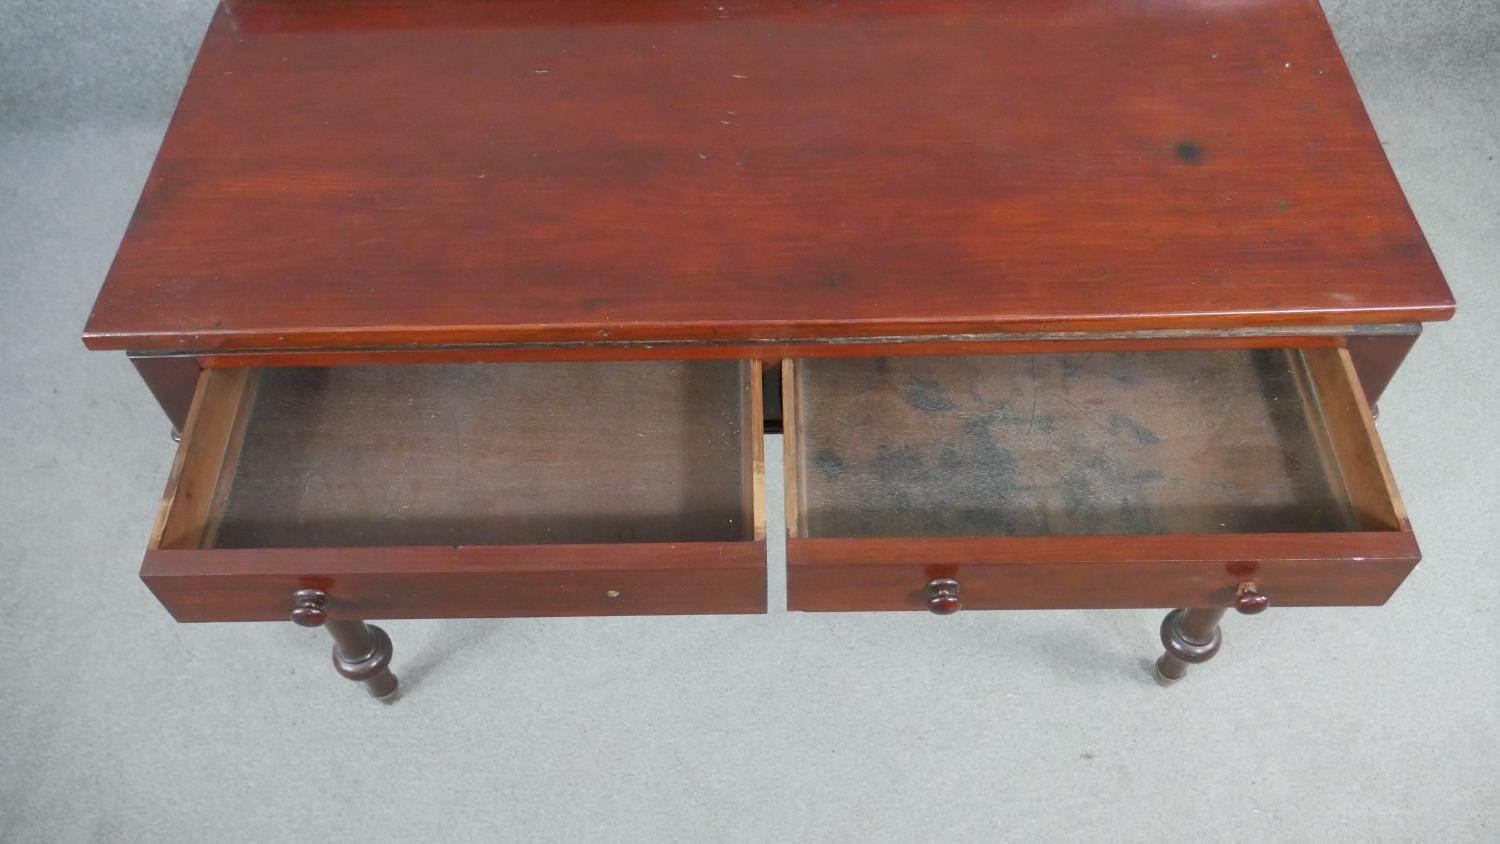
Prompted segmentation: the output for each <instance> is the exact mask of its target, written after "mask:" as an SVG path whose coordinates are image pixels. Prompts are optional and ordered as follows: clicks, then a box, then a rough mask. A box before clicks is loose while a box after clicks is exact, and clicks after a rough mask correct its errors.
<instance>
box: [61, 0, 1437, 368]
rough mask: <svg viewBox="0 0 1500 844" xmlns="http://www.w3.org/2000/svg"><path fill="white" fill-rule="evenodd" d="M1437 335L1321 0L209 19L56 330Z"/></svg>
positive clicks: (158, 334) (179, 335)
mask: <svg viewBox="0 0 1500 844" xmlns="http://www.w3.org/2000/svg"><path fill="white" fill-rule="evenodd" d="M1452 311H1453V301H1452V297H1451V294H1450V293H1449V291H1448V287H1447V285H1446V283H1445V282H1444V280H1443V277H1442V275H1441V272H1440V271H1439V269H1438V267H1437V264H1436V262H1435V261H1434V259H1433V256H1432V253H1431V251H1430V249H1429V248H1428V245H1427V243H1426V241H1425V239H1424V238H1423V235H1422V232H1421V231H1420V229H1419V228H1418V226H1417V223H1416V220H1415V219H1414V217H1413V216H1412V213H1411V211H1410V209H1409V208H1408V206H1407V203H1406V200H1405V198H1404V197H1403V195H1402V193H1401V189H1400V187H1399V186H1398V184H1397V182H1396V179H1395V177H1394V175H1393V174H1392V172H1391V169H1390V166H1389V164H1388V163H1387V161H1386V158H1385V155H1384V153H1383V152H1382V150H1381V145H1380V141H1379V139H1378V138H1377V137H1376V135H1375V132H1374V130H1373V128H1372V126H1371V124H1370V121H1369V119H1368V117H1367V116H1366V114H1365V111H1364V108H1363V106H1362V104H1361V102H1360V100H1359V96H1358V94H1357V92H1356V90H1355V87H1354V83H1353V81H1352V79H1351V77H1350V75H1349V72H1348V70H1347V68H1346V67H1345V65H1344V62H1343V59H1342V58H1341V56H1340V54H1339V51H1338V48H1337V46H1336V44H1335V43H1334V39H1333V36H1332V34H1331V32H1330V31H1329V28H1328V26H1327V23H1326V22H1325V20H1324V17H1323V14H1322V11H1321V10H1320V9H1319V7H1318V5H1317V3H1316V2H1315V0H1262V2H1254V3H1203V2H1198V0H1152V2H1141V1H1140V0H1077V2H1059V0H1009V2H1004V3H999V2H995V3H988V2H978V0H889V2H877V1H876V0H870V1H869V2H858V1H857V0H848V1H847V2H842V3H833V2H805V0H804V1H803V2H794V0H758V2H740V0H713V2H682V1H681V0H635V2H630V3H619V2H613V1H612V0H550V1H548V2H543V0H511V2H505V3H498V2H484V1H483V0H409V2H404V1H403V0H365V2H360V3H344V2H334V0H299V2H289V0H281V2H271V0H231V2H229V3H227V7H226V8H221V9H220V10H219V12H218V13H217V15H216V16H215V18H214V20H213V22H212V24H211V26H210V29H209V32H208V35H207V38H206V40H205V42H204V44H203V48H202V51H201V52H200V54H199V57H198V60H197V63H196V65H195V67H194V68H193V71H192V74H191V77H190V79H189V82H188V85H187V88H186V91H185V92H184V94H183V97H182V100H181V103H180V105H179V107H178V110H177V114H176V116H175V117H174V118H173V121H172V124H171V127H170V129H169V131H168V133H167V136H166V139H165V141H164V143H163V145H162V148H161V153H160V156H159V158H158V160H157V162H156V165H155V167H154V168H153V170H152V171H151V174H150V177H149V178H148V180H147V183H146V187H145V190H144V194H143V196H142V198H141V202H140V205H139V207H138V208H137V210H136V214H135V217H134V219H133V220H132V222H131V224H130V226H129V229H128V231H127V232H126V235H125V238H124V241H123V243H122V245H121V247H120V252H119V255H118V258H117V259H116V261H115V264H114V266H113V268H112V269H111V271H110V273H109V277H108V280H107V282H106V284H105V286H104V289H103V291H102V292H101V294H100V297H99V300H98V302H97V304H96V306H95V309H94V312H93V315H92V316H91V318H90V319H89V323H88V326H87V329H86V333H85V341H86V343H87V344H88V345H89V346H90V347H92V348H98V349H134V350H223V349H320V348H345V347H347V348H358V347H378V346H393V345H408V344H419V345H441V344H459V343H488V342H534V341H577V340H597V339H599V338H611V339H614V340H630V339H635V340H671V341H679V342H680V341H695V340H704V341H709V340H724V339H736V340H742V339H751V340H764V339H772V338H788V339H791V338H819V337H879V336H910V335H916V334H932V333H960V332H1036V331H1093V330H1111V331H1114V330H1135V329H1162V328H1224V327H1256V326H1271V325H1275V326H1297V325H1330V324H1354V323H1374V322H1413V321H1422V320H1435V319H1445V318H1447V317H1448V316H1450V315H1451V314H1452Z"/></svg>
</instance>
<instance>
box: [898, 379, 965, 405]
mask: <svg viewBox="0 0 1500 844" xmlns="http://www.w3.org/2000/svg"><path fill="white" fill-rule="evenodd" d="M902 396H904V397H905V398H906V403H907V404H909V405H911V406H912V407H914V408H916V409H917V410H921V411H924V412H927V413H940V412H944V411H949V410H952V409H953V407H954V405H953V400H952V399H949V398H948V397H947V396H945V395H943V385H942V384H939V383H938V382H936V381H932V380H930V379H927V378H918V377H916V376H912V377H911V378H908V379H907V380H906V389H905V390H904V391H903V392H902Z"/></svg>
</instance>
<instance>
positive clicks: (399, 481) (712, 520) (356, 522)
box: [155, 361, 765, 549]
mask: <svg viewBox="0 0 1500 844" xmlns="http://www.w3.org/2000/svg"><path fill="white" fill-rule="evenodd" d="M759 366H760V365H759V363H758V362H753V361H659V362H658V361H651V362H607V363H605V362H579V363H544V364H530V363H515V364H462V365H402V366H344V367H291V368H271V369H219V370H208V371H206V372H205V373H204V375H203V379H202V381H201V382H200V385H199V394H198V397H197V400H196V405H195V409H194V418H193V420H192V422H191V423H190V429H189V430H188V431H186V432H185V436H184V440H183V445H182V448H181V450H180V451H179V454H178V465H177V466H176V467H175V468H174V474H173V482H172V484H171V486H169V489H168V495H167V501H166V505H165V507H164V509H163V516H162V518H161V520H160V521H159V525H158V537H157V543H156V545H155V547H158V548H164V549H170V548H203V549H233V548H278V547H280V548H319V547H335V546H343V547H371V546H465V545H553V544H589V543H637V542H640V543H645V542H725V541H739V540H757V539H761V538H763V536H764V531H765V519H764V513H763V512H762V509H761V505H760V503H759V502H760V492H761V487H762V484H763V477H762V472H763V461H762V459H761V421H760V413H761V410H760V406H761V398H760V379H759Z"/></svg>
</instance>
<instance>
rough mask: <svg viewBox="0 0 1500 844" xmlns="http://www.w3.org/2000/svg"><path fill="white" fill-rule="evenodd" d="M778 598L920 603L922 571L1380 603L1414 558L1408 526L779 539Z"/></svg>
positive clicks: (994, 600)
mask: <svg viewBox="0 0 1500 844" xmlns="http://www.w3.org/2000/svg"><path fill="white" fill-rule="evenodd" d="M786 556H787V608H788V609H792V610H811V611H843V610H919V609H927V608H928V606H927V601H928V599H929V597H930V596H929V595H928V593H927V591H926V590H927V584H928V581H930V580H932V579H933V578H937V577H943V578H952V579H954V580H957V581H959V583H961V584H963V592H962V597H963V606H964V608H965V609H1067V608H1078V609H1096V608H1097V609H1104V608H1131V607H1137V608H1138V607H1177V606H1189V607H1232V606H1234V605H1235V599H1236V594H1235V590H1236V587H1237V586H1238V585H1239V584H1240V583H1241V582H1243V581H1245V580H1247V579H1249V578H1252V577H1253V579H1254V580H1255V582H1256V583H1257V584H1259V586H1260V588H1261V589H1262V590H1263V591H1264V592H1265V593H1266V594H1268V595H1275V596H1276V603H1277V605H1279V606H1333V605H1338V606H1361V605H1377V604H1383V603H1385V601H1386V599H1388V598H1389V597H1390V596H1391V594H1392V593H1393V592H1395V590H1396V587H1398V586H1400V585H1401V581H1402V580H1404V579H1405V578H1406V575H1407V574H1408V573H1410V572H1411V570H1412V568H1413V567H1414V566H1415V565H1416V563H1417V560H1418V559H1420V556H1421V553H1420V551H1419V550H1418V549H1417V543H1416V540H1415V539H1414V538H1413V536H1412V534H1411V533H1410V532H1409V531H1389V532H1371V533H1342V534H1336V533H1323V534H1223V535H1177V536H1036V537H987V538H971V537H962V538H927V539H915V538H913V539H905V538H902V539H795V538H789V539H788V540H787V553H786Z"/></svg>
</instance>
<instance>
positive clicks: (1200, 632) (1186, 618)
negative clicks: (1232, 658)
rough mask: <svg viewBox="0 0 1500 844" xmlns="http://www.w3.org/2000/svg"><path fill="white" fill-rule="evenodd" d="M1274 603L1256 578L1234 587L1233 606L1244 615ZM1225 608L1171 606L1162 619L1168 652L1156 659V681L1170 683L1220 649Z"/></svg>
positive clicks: (1253, 613) (1164, 644) (1256, 611)
mask: <svg viewBox="0 0 1500 844" xmlns="http://www.w3.org/2000/svg"><path fill="white" fill-rule="evenodd" d="M1270 605H1271V599H1270V597H1269V596H1267V595H1266V594H1265V593H1264V592H1261V591H1260V586H1259V585H1258V584H1256V583H1255V581H1253V580H1247V581H1245V582H1244V583H1241V584H1240V585H1239V586H1236V587H1235V590H1234V608H1235V609H1236V610H1238V611H1239V612H1240V613H1242V614H1244V615H1255V614H1256V613H1259V612H1263V611H1264V610H1265V609H1266V607H1269V606H1270ZM1224 612H1225V610H1223V609H1221V608H1218V607H1200V608H1197V609H1180V610H1172V611H1171V612H1169V613H1167V617H1166V618H1164V619H1162V622H1161V645H1162V647H1164V648H1166V649H1167V652H1166V653H1164V654H1162V655H1161V658H1160V659H1158V660H1157V661H1156V682H1158V683H1160V684H1162V685H1163V686H1170V685H1172V684H1173V683H1175V682H1177V681H1178V680H1181V679H1182V678H1183V677H1184V676H1186V675H1187V669H1188V666H1189V665H1197V664H1198V663H1200V662H1208V661H1209V660H1211V659H1213V658H1214V654H1216V653H1218V652H1219V643H1220V641H1221V637H1220V635H1219V619H1221V618H1223V617H1224Z"/></svg>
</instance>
